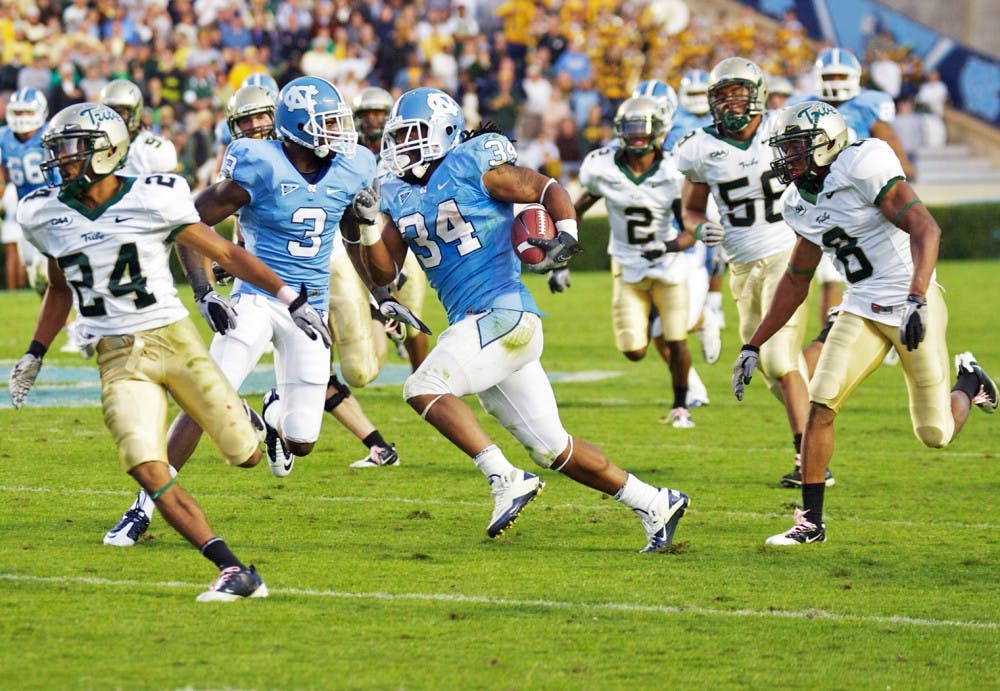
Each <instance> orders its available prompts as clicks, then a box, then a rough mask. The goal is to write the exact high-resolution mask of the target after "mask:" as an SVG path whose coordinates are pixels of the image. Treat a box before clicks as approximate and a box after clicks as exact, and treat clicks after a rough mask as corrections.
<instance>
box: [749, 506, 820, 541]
mask: <svg viewBox="0 0 1000 691" xmlns="http://www.w3.org/2000/svg"><path fill="white" fill-rule="evenodd" d="M807 513H809V512H808V511H802V510H800V509H795V525H793V526H792V527H791V528H790V529H788V530H786V531H785V532H783V533H778V534H777V535H772V536H771V537H769V538H767V540H766V541H765V542H764V544H766V545H805V544H808V543H810V542H826V526H825V525H824V524H820V525H818V526H817V525H815V524H813V523H810V522H809V521H807V520H806V514H807Z"/></svg>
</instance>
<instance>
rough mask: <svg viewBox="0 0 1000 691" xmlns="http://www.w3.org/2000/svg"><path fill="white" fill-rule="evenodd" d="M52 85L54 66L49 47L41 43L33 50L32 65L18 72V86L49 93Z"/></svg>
mask: <svg viewBox="0 0 1000 691" xmlns="http://www.w3.org/2000/svg"><path fill="white" fill-rule="evenodd" d="M36 11H37V10H36ZM50 86H52V67H51V65H50V63H49V47H48V46H47V45H46V44H44V43H39V44H37V45H36V46H35V47H34V49H33V50H32V53H31V65H30V66H29V67H22V68H21V71H20V72H18V75H17V88H18V89H29V88H31V89H38V90H39V91H41V92H42V93H44V94H47V93H48V92H49V87H50Z"/></svg>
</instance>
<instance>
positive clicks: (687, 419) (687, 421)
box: [661, 408, 694, 429]
mask: <svg viewBox="0 0 1000 691" xmlns="http://www.w3.org/2000/svg"><path fill="white" fill-rule="evenodd" d="M667 421H668V422H669V423H670V425H671V426H672V427H673V428H674V429H690V428H692V427H694V420H692V419H691V413H690V412H688V409H687V408H674V409H673V410H671V411H670V414H669V415H668V416H667ZM661 422H662V421H661Z"/></svg>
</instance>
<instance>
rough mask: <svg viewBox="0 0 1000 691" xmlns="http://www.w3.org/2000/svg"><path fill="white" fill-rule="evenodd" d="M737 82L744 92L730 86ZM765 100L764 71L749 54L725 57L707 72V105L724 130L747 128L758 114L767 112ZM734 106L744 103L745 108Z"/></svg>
mask: <svg viewBox="0 0 1000 691" xmlns="http://www.w3.org/2000/svg"><path fill="white" fill-rule="evenodd" d="M734 84H737V85H739V86H742V87H743V88H744V89H745V90H746V91H745V93H740V94H734V93H733V90H732V89H729V88H727V87H730V86H732V85H734ZM723 91H725V92H726V93H721V92H723ZM766 102H767V84H766V83H765V81H764V73H763V72H761V70H760V68H759V67H757V65H756V64H755V63H753V62H751V61H750V60H747V59H746V58H726V59H725V60H723V61H722V62H720V63H719V64H718V65H716V66H715V67H713V68H712V71H711V72H710V73H709V75H708V107H709V110H710V111H711V112H712V120H713V121H714V122H715V126H716V127H717V128H718V129H719V130H720V132H721V133H723V134H725V133H726V132H730V133H732V132H739V131H741V130H742V129H744V128H745V127H746V126H747V125H749V124H750V120H751V119H752V118H753V117H754V116H755V115H760V114H761V113H763V112H764V110H765V108H766V106H765V103H766ZM734 106H735V107H736V108H740V107H741V106H742V111H740V110H736V109H734V108H733V107H734Z"/></svg>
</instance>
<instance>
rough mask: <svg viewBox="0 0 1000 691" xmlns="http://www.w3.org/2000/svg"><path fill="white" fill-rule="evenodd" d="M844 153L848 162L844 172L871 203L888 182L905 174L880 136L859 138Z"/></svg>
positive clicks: (880, 196)
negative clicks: (848, 165) (876, 137)
mask: <svg viewBox="0 0 1000 691" xmlns="http://www.w3.org/2000/svg"><path fill="white" fill-rule="evenodd" d="M852 149H853V150H852ZM846 152H847V153H848V155H847V157H845V158H846V160H847V161H848V162H849V163H850V169H849V170H848V171H846V175H847V176H848V178H849V179H850V180H851V181H852V183H853V184H854V186H855V187H857V189H858V191H859V192H860V193H861V194H862V196H863V197H864V198H865V199H868V200H870V201H871V202H872V203H873V204H875V203H876V201H877V200H878V201H880V200H881V198H882V195H883V193H884V190H885V189H886V185H888V184H889V182H891V181H895V180H899V179H904V178H905V177H906V176H905V175H904V173H903V166H902V164H900V162H899V158H897V157H896V153H895V152H894V151H893V150H892V147H890V146H889V145H888V144H887V143H886V142H884V141H882V140H881V139H862V140H859V141H858V142H857V143H855V144H854V145H853V146H851V147H848V150H847V151H846Z"/></svg>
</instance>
